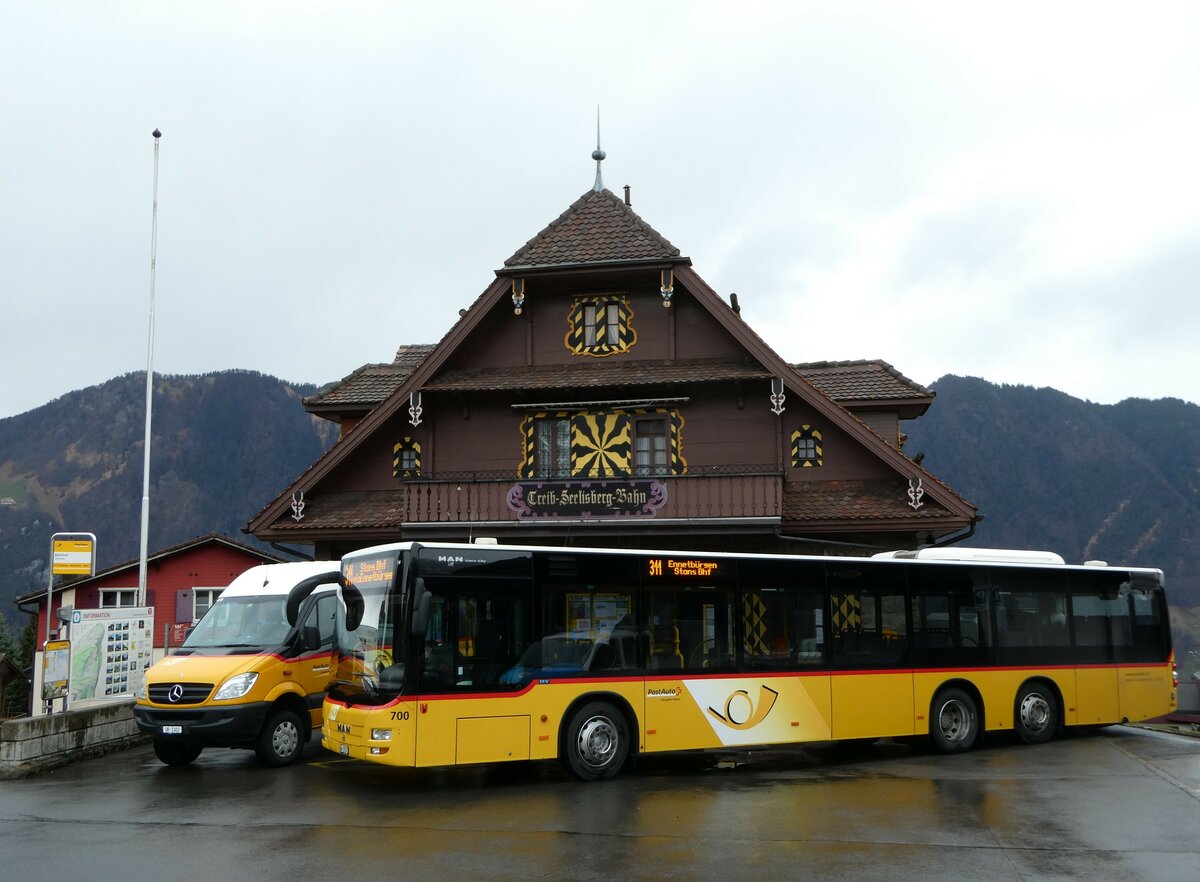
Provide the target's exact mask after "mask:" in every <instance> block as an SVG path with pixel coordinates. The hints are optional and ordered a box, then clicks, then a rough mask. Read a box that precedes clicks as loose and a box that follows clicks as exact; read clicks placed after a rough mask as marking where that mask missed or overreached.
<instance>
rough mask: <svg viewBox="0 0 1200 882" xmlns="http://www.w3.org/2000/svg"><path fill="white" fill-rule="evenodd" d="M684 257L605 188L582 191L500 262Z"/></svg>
mask: <svg viewBox="0 0 1200 882" xmlns="http://www.w3.org/2000/svg"><path fill="white" fill-rule="evenodd" d="M680 259H682V260H686V258H680V256H679V249H678V248H676V247H675V246H674V245H672V244H671V243H670V242H668V241H667V240H666V239H665V238H664V237H663V236H662V235H661V234H660V233H659V232H658V231H657V230H655V229H654V228H653V227H652V226H650V225H649V224H648V223H646V222H645V221H644V220H642V219H641V218H640V217H638V215H637V214H636V213H635V212H634V210H633V209H632V208H630V207H629V206H628V205H626V204H625V203H624V202H623V201H622V200H621V199H618V198H617V196H616V195H615V194H614V193H612V192H611V191H609V190H588V191H587V192H586V193H584V194H583V195H582V196H580V197H579V198H578V199H576V200H575V202H574V204H573V205H571V207H570V208H568V209H567V210H566V211H564V212H563V213H562V214H560V215H559V216H558V217H557V218H556V219H555V220H553V221H551V222H550V224H549V225H548V226H547V227H546V228H545V229H544V230H542V231H541V232H540V233H538V234H537V235H536V236H534V237H533V238H532V239H530V240H529V241H528V242H526V243H525V244H524V245H523V246H522V247H521V248H519V249H517V252H516V254H514V255H513V256H512V257H510V258H509V259H508V260H506V261H504V268H505V269H506V270H514V269H532V268H545V267H551V266H569V265H574V264H587V263H612V262H625V261H636V260H680Z"/></svg>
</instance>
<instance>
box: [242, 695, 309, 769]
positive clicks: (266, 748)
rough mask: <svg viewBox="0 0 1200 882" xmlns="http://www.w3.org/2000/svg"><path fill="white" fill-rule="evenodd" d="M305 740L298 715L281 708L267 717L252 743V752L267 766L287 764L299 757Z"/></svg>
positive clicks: (302, 725)
mask: <svg viewBox="0 0 1200 882" xmlns="http://www.w3.org/2000/svg"><path fill="white" fill-rule="evenodd" d="M305 740H306V739H305V732H304V723H303V722H302V721H301V719H300V717H299V716H297V715H296V713H295V712H294V711H290V710H287V709H286V708H283V709H281V710H277V711H275V712H274V713H272V714H271V715H270V716H269V717H267V722H266V725H264V726H263V728H262V731H261V732H259V733H258V740H257V741H255V743H254V752H255V753H257V754H258V758H259V759H260V760H262V761H263V762H264V763H266V764H267V765H268V766H288V765H291V764H292V763H294V762H295V761H296V760H297V759H299V758H300V753H301V751H302V750H304V742H305Z"/></svg>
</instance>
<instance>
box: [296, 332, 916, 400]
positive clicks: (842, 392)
mask: <svg viewBox="0 0 1200 882" xmlns="http://www.w3.org/2000/svg"><path fill="white" fill-rule="evenodd" d="M434 348H435V347H434V344H432V343H413V344H409V345H405V346H401V347H400V349H399V350H398V351H397V352H396V361H394V362H392V363H390V364H367V365H363V366H362V367H361V368H359V369H358V370H356V371H355V372H354V373H352V374H350V376H348V377H346V378H345V379H343V380H342V381H341V382H340V383H335V384H333V385H332V386H331V387H330V388H329V389H326V390H325V391H322V392H318V393H316V394H315V395H310V396H309V397H308V398H306V399H304V406H305V407H310V408H312V407H319V408H346V409H359V408H362V409H368V410H369V409H370V408H372V407H374V406H375V405H377V404H379V402H381V401H383V400H384V399H385V398H387V397H388V396H389V395H391V394H392V392H394V391H395V390H396V388H397V387H398V386H400V384H401V383H403V382H404V381H405V379H407V377H408V376H409V374H411V373H412V372H413V371H414V370H416V368H417V367H418V366H419V365H420V364H421V362H422V361H423V360H424V359H425V358H426V357H427V356H428V355H429V353H431V352H433V350H434ZM793 367H795V368H796V370H797V371H799V372H800V374H801V375H802V376H804V378H805V379H806V380H808V381H809V382H810V383H812V384H813V385H814V386H816V387H817V388H818V389H820V390H821V391H822V392H824V393H825V394H826V395H828V396H829V397H830V398H832V399H833V400H834V401H838V402H841V403H843V404H845V403H850V402H854V401H878V400H894V399H913V398H932V397H933V393H932V392H931V391H929V390H928V389H926V388H925V387H924V386H921V385H920V384H918V383H914V382H913V381H912V380H910V379H908V378H907V377H905V376H904V375H903V374H901V373H900V372H899V371H897V370H896V369H895V368H893V367H892V366H891V365H890V364H888V363H887V362H885V361H878V360H876V361H819V362H811V363H806V364H797V365H793ZM770 375H771V374H770V372H769V371H767V370H765V369H763V368H762V367H760V366H758V365H756V364H750V363H747V362H746V361H742V360H735V359H695V360H691V361H676V362H670V363H661V362H631V361H606V362H593V361H588V362H580V363H578V364H566V365H543V366H538V367H515V368H502V369H496V368H487V369H479V370H463V371H445V372H443V373H441V374H439V375H437V376H435V377H434V378H433V379H432V380H431V381H430V382H428V383H426V384H425V386H424V387H423V388H424V389H425V390H428V391H451V390H453V391H468V390H475V391H486V390H499V389H551V388H567V387H571V386H580V387H588V386H606V385H629V386H636V385H648V384H652V383H689V382H691V383H701V382H708V381H712V380H748V379H763V378H766V377H769V376H770Z"/></svg>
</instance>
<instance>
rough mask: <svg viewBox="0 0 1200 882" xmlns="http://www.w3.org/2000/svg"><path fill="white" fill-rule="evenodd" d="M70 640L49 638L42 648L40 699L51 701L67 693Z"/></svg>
mask: <svg viewBox="0 0 1200 882" xmlns="http://www.w3.org/2000/svg"><path fill="white" fill-rule="evenodd" d="M70 658H71V641H69V640H51V641H49V642H47V643H46V645H45V646H44V647H43V648H42V700H44V701H53V700H54V699H56V698H62V697H63V696H64V695H66V694H67V682H68V678H69V672H70V667H69V665H70Z"/></svg>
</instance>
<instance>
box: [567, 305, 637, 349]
mask: <svg viewBox="0 0 1200 882" xmlns="http://www.w3.org/2000/svg"><path fill="white" fill-rule="evenodd" d="M567 325H568V331H567V336H566V338H565V340H564V343H565V344H566V347H567V349H568V350H570V351H571V352H573V353H574V354H576V355H591V356H595V357H598V358H603V357H604V356H607V355H614V354H616V353H618V352H628V351H629V350H630V349H632V348H633V345H634V344H635V343H636V342H637V332H636V331H635V330H634V329H633V309H632V308H631V307H630V305H629V300H628V298H626V297H625V296H623V295H613V294H598V295H589V296H586V297H577V298H576V299H575V302H574V304H573V305H572V307H571V312H570V315H569V316H568V319H567Z"/></svg>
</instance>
